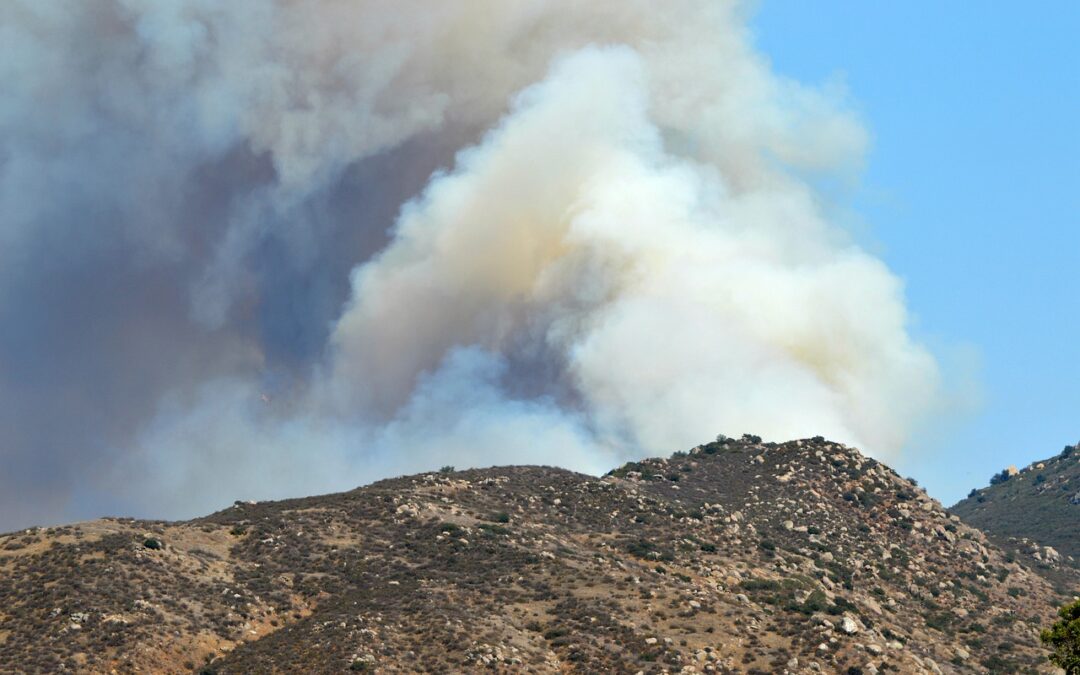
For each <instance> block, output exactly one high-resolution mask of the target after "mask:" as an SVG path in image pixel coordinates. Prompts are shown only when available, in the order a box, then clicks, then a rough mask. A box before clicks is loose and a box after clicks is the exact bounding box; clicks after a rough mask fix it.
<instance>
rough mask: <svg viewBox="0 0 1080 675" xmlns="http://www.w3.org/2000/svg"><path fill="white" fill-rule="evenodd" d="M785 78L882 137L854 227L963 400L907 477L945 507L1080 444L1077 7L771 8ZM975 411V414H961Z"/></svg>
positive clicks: (772, 53) (771, 38)
mask: <svg viewBox="0 0 1080 675" xmlns="http://www.w3.org/2000/svg"><path fill="white" fill-rule="evenodd" d="M753 26H754V30H755V32H756V35H757V38H756V41H757V44H758V46H759V47H760V48H761V50H762V51H763V52H764V53H765V54H767V55H768V57H769V58H770V60H771V61H772V64H773V67H774V68H775V69H776V70H777V71H778V72H780V73H782V74H784V75H786V76H790V77H792V78H794V79H797V80H800V81H803V82H808V83H822V82H828V81H840V82H843V83H844V84H845V86H846V88H847V89H848V91H849V93H850V95H851V97H852V99H853V101H854V105H855V107H856V109H857V110H859V111H860V113H861V115H862V117H863V119H864V121H865V123H866V125H867V127H868V128H869V130H870V132H871V135H872V137H873V139H874V140H873V145H872V149H871V151H870V154H869V156H868V158H867V165H866V169H865V172H864V174H863V176H862V180H861V182H860V184H859V186H858V187H857V188H856V189H855V195H854V211H855V212H856V213H857V215H858V219H859V223H860V226H859V227H858V228H856V229H857V231H858V236H859V237H860V239H861V240H863V241H864V243H865V245H866V246H868V247H869V248H871V249H872V250H874V252H875V253H877V254H879V255H881V256H882V257H883V258H884V259H885V260H886V262H887V263H888V264H889V266H890V267H891V268H892V269H893V271H894V272H896V273H897V274H899V275H900V276H901V277H902V278H903V279H904V280H905V281H906V284H907V294H908V300H909V306H910V308H911V310H912V312H913V313H914V315H915V318H916V323H915V326H914V333H915V334H916V335H917V336H918V337H919V338H920V339H922V340H923V341H924V342H926V343H927V344H929V345H930V346H931V348H932V349H933V350H934V351H935V353H936V354H937V355H938V356H939V358H940V359H941V360H942V362H943V365H944V368H945V370H946V372H947V375H948V376H949V379H950V384H951V386H952V387H953V388H954V389H956V390H959V391H958V395H959V398H960V399H962V400H963V401H964V402H966V403H964V404H961V405H959V406H958V409H957V410H956V411H955V412H952V413H950V414H948V415H947V418H948V419H947V420H946V421H943V422H941V423H939V424H935V425H933V426H932V427H931V428H929V429H927V430H926V431H925V432H924V433H923V434H921V435H920V436H919V437H918V438H917V439H916V440H915V441H914V442H913V444H912V446H913V447H912V448H911V450H910V452H909V453H907V454H906V455H905V457H904V459H902V460H901V461H900V462H897V464H898V466H897V467H896V468H897V470H898V471H901V472H902V473H905V474H907V475H910V476H912V477H914V478H917V479H918V480H919V481H920V483H921V484H923V485H925V486H926V487H927V489H928V490H929V491H930V493H931V494H933V495H934V496H936V497H938V498H939V499H941V500H942V501H944V502H946V503H952V502H954V501H955V500H956V499H958V498H960V497H962V496H963V495H964V494H965V493H966V492H967V491H968V490H969V489H971V488H972V487H975V486H979V485H984V484H986V482H987V481H988V479H989V477H990V475H991V474H992V473H994V472H995V471H998V470H1000V468H1002V467H1004V466H1006V465H1008V464H1016V465H1018V466H1023V465H1024V464H1026V463H1029V462H1031V461H1033V460H1036V459H1041V458H1045V457H1047V456H1050V455H1052V454H1054V453H1056V452H1058V451H1060V450H1061V448H1062V447H1063V446H1064V445H1065V444H1066V443H1075V442H1076V441H1077V440H1078V439H1080V265H1078V264H1077V263H1078V257H1080V130H1078V128H1077V121H1078V120H1080V55H1078V54H1077V39H1076V37H1077V35H1080V4H1078V3H1072V2H1046V3H1034V4H1033V3H1019V2H1016V3H1005V2H988V3H978V4H976V3H959V2H944V3H931V2H917V3H876V2H875V3H871V2H856V1H854V0H851V1H843V2H828V3H818V2H814V3H809V2H796V1H794V0H786V1H785V0H773V1H766V2H763V3H762V4H761V5H760V7H759V8H758V12H757V15H756V18H755V20H754V22H753ZM965 407H966V409H965Z"/></svg>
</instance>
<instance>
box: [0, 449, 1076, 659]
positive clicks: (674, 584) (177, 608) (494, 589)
mask: <svg viewBox="0 0 1080 675" xmlns="http://www.w3.org/2000/svg"><path fill="white" fill-rule="evenodd" d="M1063 600H1064V598H1063V597H1061V594H1060V593H1058V592H1055V590H1054V589H1053V588H1052V586H1051V584H1050V583H1049V582H1048V581H1046V580H1045V579H1044V578H1042V577H1041V576H1039V575H1038V574H1035V573H1034V572H1032V571H1031V570H1030V569H1028V568H1026V567H1025V566H1024V565H1022V564H1020V562H1018V561H1011V562H1010V561H1009V560H1008V559H1007V558H1006V556H1005V555H1004V554H1003V553H1002V552H1001V551H1000V550H999V549H998V548H996V547H995V546H993V545H992V544H991V543H989V542H988V541H987V539H986V538H985V537H984V535H983V534H982V533H981V532H979V531H978V530H975V529H973V528H970V527H968V526H966V525H965V524H963V523H962V522H960V521H959V519H958V518H956V517H955V516H951V515H949V514H948V513H946V512H945V511H944V510H943V509H942V508H941V506H940V505H939V504H938V503H937V502H935V501H933V500H931V499H929V498H928V497H927V496H926V495H925V494H924V493H923V492H922V491H921V490H920V489H918V488H916V487H915V486H913V485H912V484H911V483H910V482H908V481H906V480H904V479H903V478H901V477H899V476H898V475H897V474H895V473H894V472H893V471H892V470H891V469H889V468H888V467H886V466H884V465H882V464H880V463H878V462H875V461H873V460H870V459H867V458H865V457H863V456H862V455H860V454H859V453H858V452H857V451H855V450H853V449H850V448H846V447H843V446H840V445H835V444H832V443H829V442H827V441H825V440H823V439H820V438H817V439H813V440H807V441H796V442H790V443H785V444H782V445H775V444H770V443H761V442H760V439H757V438H755V437H744V438H743V440H741V441H732V440H724V441H719V442H715V443H710V444H708V445H705V446H701V447H698V448H695V449H694V450H692V451H690V452H689V453H676V455H675V456H673V457H672V458H671V459H655V460H647V461H642V462H640V463H631V464H628V465H626V466H624V467H622V468H620V469H618V470H616V471H613V472H612V473H611V474H610V475H608V476H605V477H603V478H595V477H590V476H586V475H581V474H576V473H572V472H569V471H564V470H561V469H554V468H545V467H507V468H495V469H486V470H472V471H460V472H452V471H447V472H440V473H429V474H422V475H417V476H412V477H405V478H398V479H393V480H387V481H381V482H379V483H375V484H373V485H370V486H367V487H363V488H359V489H357V490H353V491H351V492H346V493H341V494H334V495H326V496H321V497H311V498H305V499H295V500H288V501H281V502H269V503H258V504H255V503H237V504H236V505H234V506H233V507H231V508H229V509H226V510H224V511H221V512H219V513H215V514H213V515H210V516H208V517H205V518H200V519H196V520H192V521H187V522H149V521H133V520H123V519H107V520H101V521H94V522H89V523H82V524H79V525H72V526H68V527H60V528H49V529H34V530H27V531H24V532H17V533H12V534H8V535H5V536H2V537H0V663H3V664H8V665H13V666H14V669H15V670H18V671H20V672H41V673H56V672H64V671H68V672H75V671H79V672H106V673H107V672H112V671H114V670H115V672H117V673H126V672H137V671H138V672H146V671H152V672H192V671H195V672H205V673H221V674H224V673H262V672H280V673H286V672H347V671H353V672H387V673H389V672H415V671H428V672H448V673H449V672H462V671H473V670H478V669H481V668H484V669H490V670H494V671H496V672H556V671H576V672H631V673H632V672H637V671H643V672H646V673H650V672H676V671H680V670H683V671H684V672H718V673H783V672H790V673H804V672H822V671H823V672H842V673H852V674H854V673H866V674H872V673H884V672H902V673H917V672H928V673H929V672H933V673H937V672H943V673H961V672H962V673H967V672H986V671H988V670H989V671H992V672H1001V673H1006V672H1007V673H1016V672H1036V670H1038V671H1040V672H1048V671H1049V669H1048V668H1047V666H1046V663H1045V652H1044V651H1043V650H1042V649H1041V648H1040V647H1039V645H1038V639H1037V629H1038V628H1039V627H1041V626H1043V625H1045V624H1047V623H1048V622H1049V620H1050V619H1051V617H1052V616H1053V614H1054V608H1055V606H1056V605H1057V604H1059V603H1060V602H1062V601H1063Z"/></svg>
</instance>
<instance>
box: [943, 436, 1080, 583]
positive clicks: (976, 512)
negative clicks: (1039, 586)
mask: <svg viewBox="0 0 1080 675" xmlns="http://www.w3.org/2000/svg"><path fill="white" fill-rule="evenodd" d="M950 511H952V512H953V513H955V514H956V515H958V516H960V517H961V518H963V519H964V520H965V521H966V522H968V523H970V524H972V525H974V526H976V527H978V528H981V529H982V530H984V531H986V532H987V533H988V534H990V535H991V536H992V537H994V538H995V540H996V541H997V542H998V543H999V544H1001V545H1002V546H1005V547H1007V548H1016V549H1018V550H1020V551H1021V552H1025V553H1029V554H1031V555H1032V556H1033V557H1036V560H1037V562H1038V563H1039V564H1042V565H1046V566H1048V567H1054V566H1057V565H1059V564H1066V565H1071V566H1074V567H1076V566H1080V446H1068V447H1066V448H1065V449H1064V450H1063V451H1062V452H1061V453H1060V454H1058V455H1057V456H1055V457H1051V458H1050V459H1046V460H1043V461H1041V462H1035V463H1033V464H1031V465H1030V466H1028V467H1025V468H1024V469H1022V470H1020V471H1017V472H1016V473H1015V474H1014V475H1010V472H1009V471H1008V470H1007V469H1006V470H1005V471H1003V472H1002V473H1000V474H998V475H997V476H995V477H994V480H993V482H992V484H991V485H990V486H988V487H985V488H982V489H981V490H972V491H971V494H970V495H968V497H967V498H966V499H964V500H962V501H960V502H959V503H957V504H956V505H954V506H953V507H952V508H951V509H950ZM1046 547H1050V548H1049V550H1048V549H1047V548H1046Z"/></svg>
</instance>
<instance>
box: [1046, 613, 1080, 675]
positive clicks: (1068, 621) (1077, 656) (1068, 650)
mask: <svg viewBox="0 0 1080 675" xmlns="http://www.w3.org/2000/svg"><path fill="white" fill-rule="evenodd" d="M1058 615H1059V616H1060V617H1061V619H1060V620H1059V621H1057V622H1056V623H1055V624H1054V625H1053V626H1050V628H1047V629H1046V630H1044V631H1043V632H1042V635H1040V636H1039V637H1040V638H1041V639H1042V641H1043V644H1044V645H1046V646H1047V647H1049V648H1050V649H1053V650H1054V653H1053V654H1051V655H1050V662H1051V663H1053V664H1054V665H1056V666H1058V667H1059V668H1063V669H1064V670H1065V672H1066V673H1068V675H1078V674H1080V600H1077V601H1075V602H1073V603H1072V604H1069V605H1065V606H1064V607H1062V608H1061V609H1059V610H1058Z"/></svg>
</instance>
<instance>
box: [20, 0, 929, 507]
mask: <svg viewBox="0 0 1080 675" xmlns="http://www.w3.org/2000/svg"><path fill="white" fill-rule="evenodd" d="M0 82H2V83H3V84H0V91H2V95H0V453H2V458H3V461H4V465H5V471H4V472H3V474H0V527H15V526H20V525H25V524H29V523H31V522H40V521H52V520H61V519H69V518H81V517H93V516H96V515H100V514H101V513H103V512H106V511H114V512H115V511H122V512H126V513H134V514H137V515H155V516H170V517H172V516H184V515H191V514H194V513H198V512H200V511H205V510H207V509H211V508H215V507H219V506H221V505H223V504H227V503H229V502H230V501H231V500H233V499H237V498H268V497H280V496H286V495H298V494H305V493H314V492H321V491H327V490H332V489H341V488H347V487H352V486H355V485H356V484H359V483H362V482H367V481H370V480H373V479H376V478H380V477H385V476H388V475H394V474H398V473H403V472H410V471H420V470H430V469H432V468H437V467H439V466H441V465H444V464H451V465H456V466H458V467H459V468H460V467H463V466H478V465H488V464H507V463H544V464H557V465H561V466H566V467H569V468H573V469H579V470H583V471H589V472H602V471H604V470H606V469H608V468H611V467H612V466H613V465H614V464H616V463H618V462H620V461H625V460H626V459H629V458H633V457H639V456H642V455H649V454H660V453H669V452H670V451H672V450H676V449H682V448H685V447H688V446H690V445H693V444H695V443H698V442H700V441H702V440H705V439H708V438H710V437H711V436H714V435H715V434H716V433H717V432H718V431H724V432H727V433H742V432H744V431H745V432H754V433H758V434H761V435H763V436H766V437H769V438H774V439H784V438H789V437H798V436H811V435H816V434H823V435H826V436H828V437H830V438H833V439H836V440H840V441H843V442H847V443H850V444H854V445H858V446H859V447H861V448H863V449H864V450H866V451H868V452H870V453H872V454H875V455H877V456H879V457H885V458H888V457H889V456H890V455H892V454H894V453H897V452H899V451H900V450H901V449H902V448H903V446H904V443H905V439H906V437H907V434H908V432H909V431H910V430H911V429H913V427H914V425H916V424H917V423H918V421H919V420H920V419H921V418H922V417H923V416H924V415H926V414H927V413H928V412H929V411H931V410H932V409H933V407H934V406H935V404H936V400H937V396H938V393H937V392H938V374H937V367H936V364H935V362H934V359H933V358H932V357H931V356H930V354H929V353H928V352H927V351H926V350H925V349H924V348H923V347H922V346H920V345H919V344H917V343H915V342H914V341H913V340H912V339H911V337H910V336H909V333H908V325H907V324H908V321H909V317H908V313H907V310H906V308H905V304H904V298H903V289H902V285H901V283H900V281H899V280H898V279H897V278H896V277H895V276H894V275H893V274H892V273H891V272H890V271H889V270H888V269H887V268H886V267H885V265H884V264H883V263H882V262H881V261H880V260H878V259H876V258H875V257H873V256H872V255H870V254H868V253H867V252H866V251H864V250H862V249H861V248H860V247H859V246H857V245H856V244H855V243H854V242H853V241H852V240H851V239H850V238H849V237H848V236H847V234H846V233H845V232H844V231H843V230H842V229H840V228H838V227H837V226H835V225H834V224H831V223H830V222H829V218H828V214H829V213H830V211H831V210H832V209H831V206H832V205H831V204H830V203H829V202H828V200H827V198H826V197H825V196H823V195H822V194H820V193H819V192H817V191H816V190H815V188H814V186H815V185H818V184H820V183H821V181H822V180H823V179H831V178H836V177H840V178H841V179H847V178H850V177H851V176H853V175H854V174H855V172H857V171H858V168H859V165H860V162H861V158H862V154H863V152H864V150H865V146H866V145H867V135H866V133H865V131H864V130H863V128H862V126H861V124H860V123H859V120H858V119H857V117H856V116H855V115H854V114H853V113H852V112H851V111H850V110H849V108H848V106H847V104H846V102H845V100H844V95H843V92H842V91H839V90H835V89H830V88H826V89H816V88H812V87H807V86H803V85H801V84H799V83H796V82H792V81H789V80H785V79H783V78H781V77H779V76H777V75H776V74H774V73H772V72H771V71H770V69H769V67H768V64H767V62H766V61H765V60H764V59H763V58H762V57H761V56H760V55H758V54H757V53H755V51H754V49H753V44H752V39H751V36H750V34H749V33H748V29H747V15H746V10H745V8H743V7H742V6H741V4H739V3H731V2H709V1H706V0H676V1H674V2H670V3H664V4H663V5H662V6H661V5H658V4H656V3H654V2H647V1H644V0H642V1H634V0H619V1H615V0H612V1H610V2H606V1H605V2H589V3H581V2H572V1H570V0H521V1H520V2H512V3H508V2H498V1H497V0H470V1H466V2H458V3H439V2H427V1H420V0H415V1H409V0H398V1H397V2H392V3H390V2H383V1H381V0H276V1H272V2H271V1H267V0H234V1H232V2H228V3H221V2H213V1H207V0H173V1H171V2H159V1H158V0H94V1H92V2H61V1H60V0H57V1H55V2H39V1H37V0H14V1H13V2H8V3H5V4H4V5H2V6H0Z"/></svg>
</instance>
